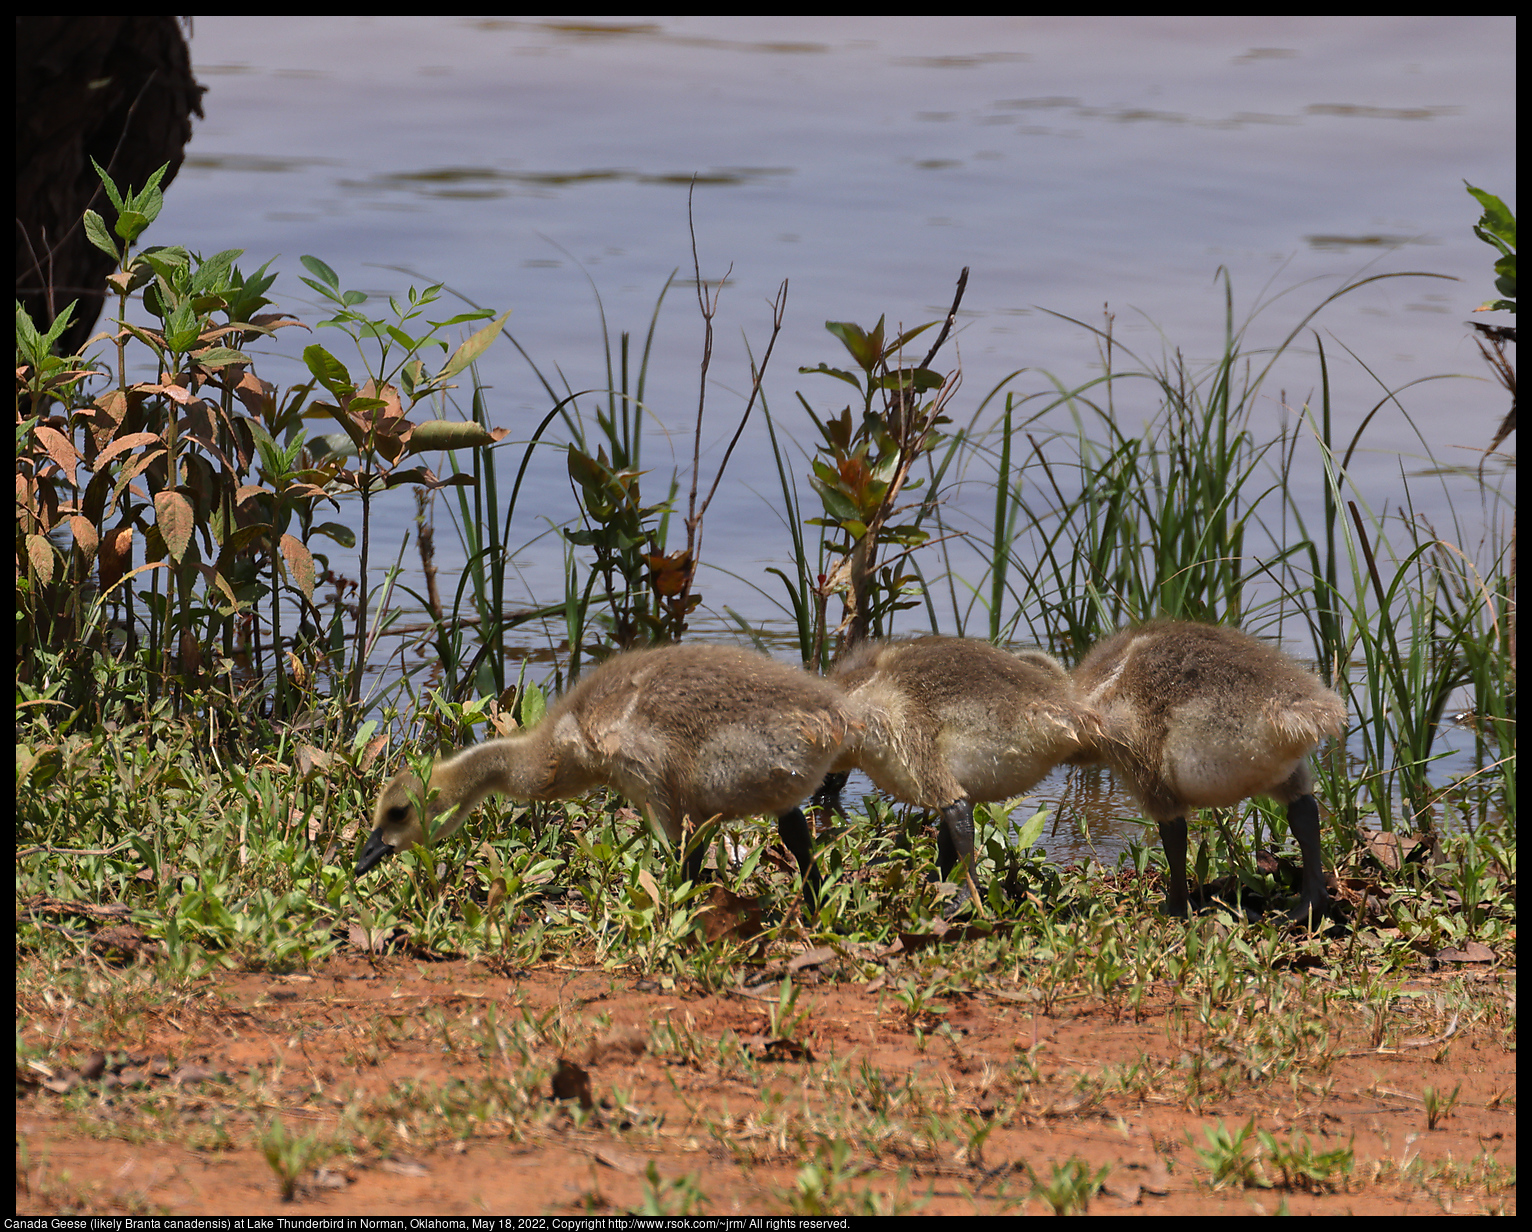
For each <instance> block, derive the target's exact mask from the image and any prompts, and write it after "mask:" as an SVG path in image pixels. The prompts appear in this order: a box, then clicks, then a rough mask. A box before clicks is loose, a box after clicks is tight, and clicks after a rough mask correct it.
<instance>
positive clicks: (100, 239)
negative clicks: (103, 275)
mask: <svg viewBox="0 0 1532 1232" xmlns="http://www.w3.org/2000/svg"><path fill="white" fill-rule="evenodd" d="M85 238H86V239H88V240H90V242H91V243H92V244H94V245H95V246H96V247H97V248H99V249H100V250H101V251H102V252H104V253H106V255H107V256H109V257H111V258H112V260H113V261H121V260H122V254H121V253H120V252H118V251H117V241H116V240H114V239H112V233H111V232H110V231H108V230H107V229H106V220H105V219H104V218H102V217H101V215H100V214H98V213H96V211H95V210H86V211H85Z"/></svg>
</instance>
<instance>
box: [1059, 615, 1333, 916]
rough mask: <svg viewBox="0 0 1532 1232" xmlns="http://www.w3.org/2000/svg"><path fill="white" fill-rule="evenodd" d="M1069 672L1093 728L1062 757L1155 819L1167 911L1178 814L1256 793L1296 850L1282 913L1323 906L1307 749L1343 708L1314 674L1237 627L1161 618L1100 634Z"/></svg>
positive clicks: (1180, 832)
mask: <svg viewBox="0 0 1532 1232" xmlns="http://www.w3.org/2000/svg"><path fill="white" fill-rule="evenodd" d="M1074 680H1075V683H1076V685H1078V687H1079V690H1080V695H1081V697H1082V699H1083V700H1084V701H1085V702H1087V703H1088V704H1089V705H1091V706H1093V707H1094V708H1095V709H1096V710H1097V711H1098V712H1099V714H1100V715H1101V718H1102V721H1103V723H1104V730H1103V734H1102V738H1101V739H1100V740H1099V741H1097V742H1096V744H1095V745H1094V747H1093V748H1091V749H1088V750H1087V751H1086V752H1085V754H1084V755H1082V756H1080V757H1077V758H1075V759H1073V760H1075V761H1076V762H1077V763H1080V764H1089V763H1091V762H1102V761H1104V762H1106V763H1107V764H1108V765H1109V766H1111V768H1112V770H1113V771H1114V772H1115V773H1116V774H1117V776H1118V777H1119V778H1120V779H1121V781H1122V782H1123V784H1124V786H1126V787H1127V789H1128V790H1129V791H1130V792H1132V794H1133V795H1134V796H1135V797H1136V798H1137V799H1138V801H1139V803H1140V805H1141V806H1142V807H1143V809H1144V812H1145V813H1147V814H1148V815H1149V817H1150V818H1152V819H1153V820H1154V821H1155V822H1157V823H1158V824H1159V830H1160V843H1161V845H1162V846H1163V847H1164V849H1165V859H1166V863H1167V864H1168V865H1169V871H1170V886H1169V889H1168V891H1167V893H1166V897H1165V911H1166V912H1167V914H1170V915H1186V914H1187V910H1188V899H1187V890H1186V815H1187V812H1188V811H1189V810H1191V809H1194V808H1219V807H1223V806H1226V805H1233V804H1237V803H1239V801H1241V800H1243V799H1245V798H1247V797H1249V796H1257V795H1265V796H1270V797H1272V798H1273V799H1275V800H1277V801H1278V802H1279V803H1282V804H1285V805H1287V824H1288V826H1289V828H1290V829H1291V830H1292V833H1293V837H1294V838H1295V839H1296V840H1297V842H1298V847H1299V850H1300V851H1301V852H1302V855H1303V879H1302V885H1301V891H1300V895H1301V896H1300V899H1299V903H1298V906H1297V908H1296V909H1295V910H1294V912H1293V918H1294V919H1296V920H1299V921H1301V922H1306V923H1311V922H1313V921H1315V920H1318V919H1320V918H1322V917H1323V916H1325V915H1327V914H1329V913H1330V912H1331V911H1332V910H1333V906H1332V903H1331V899H1330V894H1329V890H1328V889H1327V888H1326V885H1325V875H1324V869H1323V866H1322V864H1321V856H1320V848H1319V804H1318V802H1317V801H1316V800H1315V798H1314V776H1313V773H1312V771H1311V770H1310V768H1309V763H1308V755H1309V753H1310V752H1312V751H1313V749H1314V748H1315V746H1317V745H1318V744H1319V742H1320V740H1321V739H1323V738H1324V737H1327V736H1329V737H1334V736H1339V735H1340V734H1341V732H1342V730H1343V729H1344V727H1345V723H1346V707H1345V704H1344V703H1343V702H1342V701H1341V699H1340V698H1339V697H1337V696H1336V695H1335V694H1334V693H1332V692H1331V691H1330V690H1329V689H1327V688H1325V686H1324V685H1323V684H1322V683H1321V682H1320V681H1319V679H1318V678H1317V677H1315V676H1314V675H1313V674H1312V673H1311V672H1308V671H1306V670H1305V669H1304V668H1302V667H1300V666H1299V665H1298V664H1297V663H1295V662H1293V661H1292V660H1291V659H1289V658H1288V657H1287V656H1286V655H1284V654H1282V653H1281V652H1280V651H1278V650H1275V649H1273V648H1272V647H1270V646H1267V645H1265V644H1264V643H1262V642H1258V641H1256V640H1255V638H1253V637H1250V636H1249V635H1248V634H1245V633H1241V632H1240V631H1239V630H1237V629H1229V628H1223V627H1220V626H1217V625H1203V624H1194V623H1190V622H1187V621H1176V620H1168V621H1160V622H1156V623H1151V624H1146V625H1143V626H1141V627H1139V628H1136V629H1126V630H1123V631H1122V632H1120V633H1117V634H1114V635H1113V636H1111V637H1109V638H1107V639H1106V640H1105V641H1103V642H1101V643H1100V644H1098V645H1097V646H1095V647H1094V648H1093V649H1092V650H1091V652H1090V653H1089V654H1088V655H1086V657H1085V659H1084V660H1083V661H1082V662H1081V663H1080V665H1079V667H1077V668H1076V669H1075V671H1074Z"/></svg>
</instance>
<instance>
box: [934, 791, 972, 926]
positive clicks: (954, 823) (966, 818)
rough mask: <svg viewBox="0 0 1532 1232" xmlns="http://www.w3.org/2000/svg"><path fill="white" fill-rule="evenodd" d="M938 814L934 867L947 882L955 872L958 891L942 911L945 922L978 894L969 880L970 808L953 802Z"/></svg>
mask: <svg viewBox="0 0 1532 1232" xmlns="http://www.w3.org/2000/svg"><path fill="white" fill-rule="evenodd" d="M940 811H941V818H942V824H941V828H940V829H938V830H937V832H936V867H937V870H938V871H939V872H940V873H941V875H942V880H943V881H951V880H952V874H953V872H954V871H956V872H957V874H958V877H959V881H958V892H957V894H956V895H954V896H953V898H952V901H951V902H950V903H949V904H948V906H947V909H946V911H944V912H943V913H942V914H943V915H944V916H946V917H947V918H948V919H951V918H952V917H953V916H955V915H957V914H958V912H960V911H961V910H963V908H964V907H966V906H968V904H969V903H970V902H971V901H972V899H973V895H974V894H976V893H978V886H976V885H974V881H973V805H972V804H970V803H969V802H968V801H967V800H966V799H965V800H957V801H954V802H953V803H952V804H949V805H947V806H946V807H945V808H943V809H942V810H940Z"/></svg>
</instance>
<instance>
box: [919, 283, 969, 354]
mask: <svg viewBox="0 0 1532 1232" xmlns="http://www.w3.org/2000/svg"><path fill="white" fill-rule="evenodd" d="M967 289H968V267H967V266H966V265H965V266H963V272H962V273H961V274H959V275H958V280H957V294H956V295H954V296H953V297H952V307H951V308H949V309H947V319H946V321H944V322H943V323H942V332H941V333H939V334H937V335H936V345H935V346H933V347H932V348H931V349H930V351H928V352H927V353H926V357H925V359H923V360H922V361H921V363H920V366H921V367H922V368H929V367H930V366H931V361H932V360H933V359H935V358H936V353H937V352H938V351H940V350H941V349H942V344H943V343H944V342H946V341H947V335H948V334H950V333H951V332H952V326H953V323H954V322H956V321H957V314H958V305H959V304H961V303H962V302H963V292H964V291H966V290H967Z"/></svg>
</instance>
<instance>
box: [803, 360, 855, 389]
mask: <svg viewBox="0 0 1532 1232" xmlns="http://www.w3.org/2000/svg"><path fill="white" fill-rule="evenodd" d="M798 371H799V372H803V373H815V372H822V373H823V374H824V375H825V376H834V377H839V378H840V379H841V380H843V381H845V382H846V384H848V385H854V386H855V387H856V392H857V393H861V392H862V382H861V381H860V380H859V379H858V378H857V377H855V376H853V375H852V374H851V373H849V372H846V371H843V370H842V369H840V368H832V367H830V366H829V365H828V364H820V365H819V366H818V367H817V368H799V369H798Z"/></svg>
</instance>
